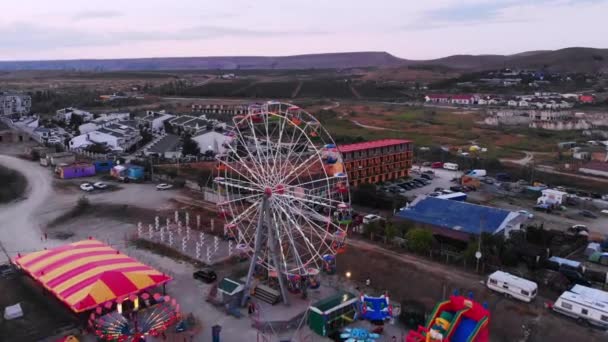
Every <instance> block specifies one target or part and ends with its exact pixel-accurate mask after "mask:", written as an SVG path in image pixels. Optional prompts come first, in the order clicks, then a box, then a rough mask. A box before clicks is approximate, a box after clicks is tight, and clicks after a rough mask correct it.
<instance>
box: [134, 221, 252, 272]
mask: <svg viewBox="0 0 608 342" xmlns="http://www.w3.org/2000/svg"><path fill="white" fill-rule="evenodd" d="M181 219H182V217H180V213H179V212H178V211H177V210H176V211H175V214H174V217H173V220H172V219H171V218H169V217H167V218H166V219H165V222H164V224H161V218H160V217H159V216H156V217H155V218H154V223H153V224H152V223H151V224H148V226H147V227H145V226H144V224H143V223H142V222H139V223H138V224H137V237H138V238H139V239H144V240H148V241H151V242H155V243H160V244H162V245H165V246H167V247H169V248H172V249H174V250H176V251H179V252H180V253H182V254H184V255H186V256H188V257H191V258H194V259H196V260H199V261H202V262H204V263H206V264H208V265H212V264H214V263H218V262H220V261H223V260H225V259H227V258H230V257H232V256H233V255H241V256H242V255H244V253H245V251H244V250H243V249H244V248H243V246H237V245H236V243H235V242H234V241H233V240H231V239H230V240H228V241H225V240H224V239H222V238H220V237H219V236H216V235H212V234H208V233H205V232H203V231H201V216H200V215H196V226H195V227H196V229H192V228H191V222H190V213H188V212H186V213H185V214H184V215H183V219H184V221H182V220H181ZM214 224H215V222H214V220H211V227H210V228H211V232H214ZM224 230H226V228H224ZM223 236H227V232H224V235H223Z"/></svg>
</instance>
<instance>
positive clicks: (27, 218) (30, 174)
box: [0, 155, 52, 260]
mask: <svg viewBox="0 0 608 342" xmlns="http://www.w3.org/2000/svg"><path fill="white" fill-rule="evenodd" d="M0 164H2V165H4V166H6V167H8V168H10V169H13V170H18V171H19V172H21V173H22V174H23V175H24V176H25V178H26V179H27V183H28V184H27V190H26V193H25V194H24V196H25V198H26V199H25V200H22V201H17V202H13V203H10V204H8V205H5V206H2V207H0V222H1V224H0V241H1V242H2V243H3V245H4V246H5V248H7V249H8V250H9V251H12V250H37V249H40V248H41V247H42V243H41V241H40V237H41V233H40V229H39V225H40V222H38V221H37V219H36V218H35V213H36V212H37V211H38V210H39V209H40V208H41V207H42V206H43V205H44V203H45V202H47V201H49V200H50V198H51V194H52V178H51V177H50V175H49V171H48V170H47V169H45V168H43V167H32V165H34V166H35V164H34V163H32V162H30V161H26V160H22V159H19V158H16V157H11V156H6V155H0ZM3 259H4V255H2V256H0V260H3Z"/></svg>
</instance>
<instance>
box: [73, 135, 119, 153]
mask: <svg viewBox="0 0 608 342" xmlns="http://www.w3.org/2000/svg"><path fill="white" fill-rule="evenodd" d="M119 140H120V139H119V138H118V137H117V136H115V135H112V134H109V133H105V132H98V131H93V132H89V133H86V134H81V135H79V136H76V137H74V138H72V140H70V149H80V148H86V147H88V146H91V145H94V144H99V145H106V146H108V147H109V148H110V149H112V150H114V151H122V147H121V146H120V141H119Z"/></svg>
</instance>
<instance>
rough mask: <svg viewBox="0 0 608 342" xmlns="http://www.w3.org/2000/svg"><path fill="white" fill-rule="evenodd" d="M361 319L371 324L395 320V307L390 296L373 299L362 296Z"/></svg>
mask: <svg viewBox="0 0 608 342" xmlns="http://www.w3.org/2000/svg"><path fill="white" fill-rule="evenodd" d="M359 318H360V319H364V320H368V321H371V322H384V321H386V320H388V319H391V318H393V306H392V305H391V303H390V300H389V297H388V294H386V293H385V294H383V295H382V296H380V297H372V296H367V295H364V294H361V295H360V296H359Z"/></svg>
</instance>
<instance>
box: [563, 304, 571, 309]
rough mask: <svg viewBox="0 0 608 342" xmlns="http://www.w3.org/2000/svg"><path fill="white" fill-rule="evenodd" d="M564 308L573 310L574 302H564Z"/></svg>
mask: <svg viewBox="0 0 608 342" xmlns="http://www.w3.org/2000/svg"><path fill="white" fill-rule="evenodd" d="M562 308H564V309H568V310H572V304H568V303H564V302H562Z"/></svg>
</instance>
